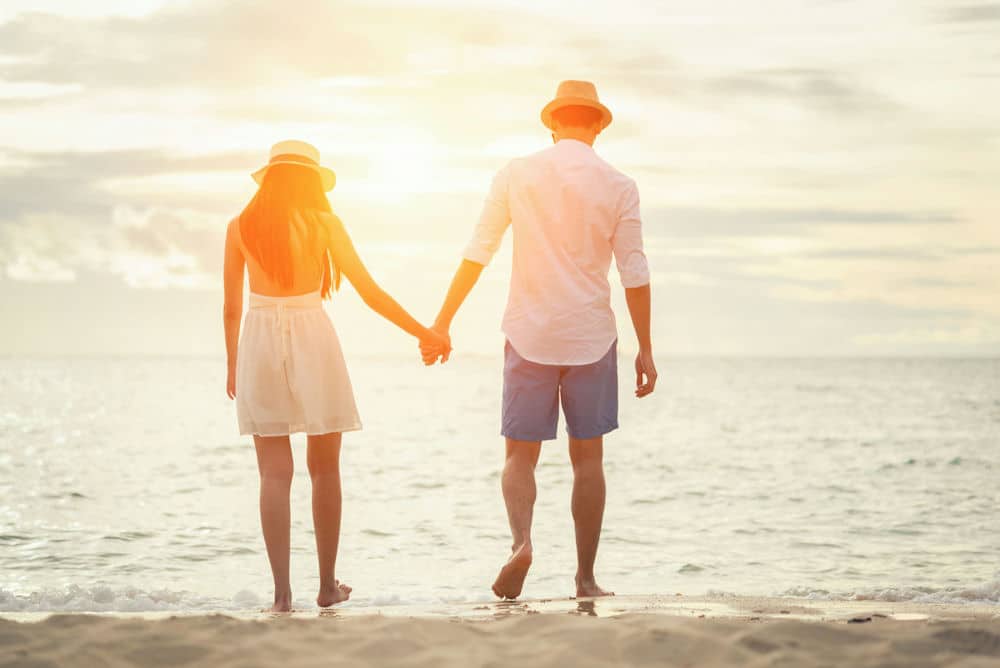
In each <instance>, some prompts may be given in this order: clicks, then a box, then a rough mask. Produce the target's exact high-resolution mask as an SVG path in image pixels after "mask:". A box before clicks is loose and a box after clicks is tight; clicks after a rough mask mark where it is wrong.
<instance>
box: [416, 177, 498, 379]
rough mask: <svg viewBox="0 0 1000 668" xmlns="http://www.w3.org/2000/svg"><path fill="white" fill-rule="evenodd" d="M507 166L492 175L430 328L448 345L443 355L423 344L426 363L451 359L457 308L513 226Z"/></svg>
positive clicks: (422, 354)
mask: <svg viewBox="0 0 1000 668" xmlns="http://www.w3.org/2000/svg"><path fill="white" fill-rule="evenodd" d="M508 178H509V175H508V169H507V168H504V169H501V170H500V171H499V172H497V175H496V176H495V177H493V183H492V185H491V186H490V192H489V194H488V195H487V196H486V201H485V202H484V203H483V212H482V213H481V214H480V216H479V222H478V223H477V224H476V230H475V232H474V233H473V235H472V240H471V241H469V245H468V246H466V247H465V252H464V253H463V256H464V259H463V260H462V264H461V265H459V267H458V271H456V272H455V277H454V278H453V279H452V280H451V286H450V287H449V288H448V295H447V296H446V297H445V300H444V304H443V305H442V306H441V311H440V312H439V313H438V317H437V319H436V320H435V321H434V326H433V327H431V330H432V331H434V332H436V333H438V334H440V335H441V336H443V337H445V338H446V339H447V340H448V348H447V349H446V350H445V352H444V353H443V354H442V353H441V352H440V351H438V352H436V353H435V351H434V349H433V348H429V347H427V346H421V348H420V356H421V357H423V359H424V364H426V365H428V366H430V365H432V364H434V362H436V361H437V360H438V358H439V357H440V358H441V362H442V364H443V363H444V362H447V361H448V357H449V356H450V354H451V338H450V337H449V335H448V329H449V328H450V327H451V321H452V318H454V317H455V313H456V312H457V311H458V309H459V307H460V306H461V305H462V302H464V301H465V298H466V297H468V296H469V292H470V291H471V290H472V286H474V285H475V284H476V281H478V280H479V275H480V274H481V273H483V267H485V266H486V265H487V264H489V262H490V260H491V259H492V258H493V255H494V254H495V253H496V252H497V249H499V248H500V242H502V241H503V235H504V233H505V232H506V231H507V228H508V227H510V223H511V221H510V207H509V206H508V204H507V186H508Z"/></svg>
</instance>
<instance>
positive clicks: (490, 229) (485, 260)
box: [462, 167, 510, 265]
mask: <svg viewBox="0 0 1000 668" xmlns="http://www.w3.org/2000/svg"><path fill="white" fill-rule="evenodd" d="M508 178H509V176H508V168H506V167H505V168H504V169H502V170H500V171H499V172H497V175H496V176H494V177H493V184H492V185H491V186H490V193H489V195H487V196H486V201H485V202H484V203H483V212H482V214H480V216H479V222H478V223H477V224H476V229H475V231H474V232H473V234H472V239H471V240H470V241H469V244H468V245H467V246H466V247H465V252H464V253H462V257H464V258H465V259H466V260H469V261H470V262H475V263H476V264H481V265H487V264H489V263H490V260H492V259H493V255H494V254H495V253H496V252H497V249H499V248H500V242H501V241H503V235H504V233H505V232H506V231H507V228H508V227H510V200H509V198H508V196H507V192H508V187H507V186H508Z"/></svg>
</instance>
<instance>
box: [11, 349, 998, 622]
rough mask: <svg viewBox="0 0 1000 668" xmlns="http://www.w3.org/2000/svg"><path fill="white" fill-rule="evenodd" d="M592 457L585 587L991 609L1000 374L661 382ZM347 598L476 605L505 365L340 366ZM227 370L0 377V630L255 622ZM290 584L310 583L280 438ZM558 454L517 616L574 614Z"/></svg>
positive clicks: (825, 371)
mask: <svg viewBox="0 0 1000 668" xmlns="http://www.w3.org/2000/svg"><path fill="white" fill-rule="evenodd" d="M620 363H621V367H622V369H623V373H622V409H621V422H622V429H620V430H619V431H618V432H616V433H614V434H612V435H611V436H610V437H609V438H608V440H607V443H606V446H605V450H606V462H607V477H608V507H607V512H606V516H605V530H604V536H603V541H602V543H601V550H600V554H599V560H598V574H599V581H600V582H601V583H602V584H603V585H605V586H606V587H609V588H611V589H614V590H616V591H617V592H619V593H623V594H672V593H676V592H680V593H685V594H706V593H720V592H726V593H733V594H761V595H798V596H812V597H827V598H877V599H885V600H919V601H948V602H964V601H970V602H971V601H977V602H992V603H1000V575H998V569H1000V566H998V561H997V555H998V553H1000V522H998V521H997V509H998V506H1000V486H998V485H997V479H998V475H1000V360H982V359H980V360H909V359H852V360H842V359H801V360H792V359H670V358H666V357H661V358H660V359H659V365H660V370H661V373H662V376H661V379H660V384H659V387H658V390H657V392H656V394H655V395H653V396H652V397H650V398H647V399H644V400H641V401H639V400H636V399H634V398H633V397H632V396H631V393H630V388H629V384H630V383H631V382H632V379H631V378H630V375H629V373H628V372H627V370H628V368H629V365H630V360H629V359H625V358H623V359H622V360H621V361H620ZM349 365H350V368H351V373H352V377H353V380H354V384H355V389H356V392H357V396H358V402H359V406H360V409H361V412H362V418H363V420H364V422H365V430H364V431H362V432H358V433H352V434H348V435H346V436H345V438H344V448H343V466H342V468H343V473H344V523H343V535H342V540H341V554H340V560H339V565H338V576H339V577H340V578H342V579H343V580H345V581H347V582H348V583H350V584H351V585H352V586H353V587H354V599H353V600H352V602H350V603H349V604H348V605H352V606H390V605H394V604H430V605H434V604H439V603H441V604H447V603H455V602H468V601H488V600H492V594H491V593H490V590H489V586H490V584H491V582H492V580H493V577H494V575H495V573H496V570H497V568H498V567H499V566H500V564H501V563H502V562H503V561H504V559H505V557H506V554H507V551H508V549H509V543H510V538H509V535H508V531H507V523H506V516H505V514H504V508H503V502H502V499H501V496H500V491H499V471H500V467H501V465H502V459H503V444H502V441H501V439H500V438H499V436H498V435H497V432H498V423H499V395H500V359H499V357H495V358H493V357H489V358H487V357H469V356H462V355H456V357H455V358H454V359H453V361H452V362H450V363H449V364H448V365H446V366H444V367H435V368H432V369H425V368H423V367H422V366H420V365H419V364H418V363H417V361H416V359H410V358H395V357H392V358H382V359H376V358H364V357H358V358H352V359H349ZM224 382H225V379H224V367H223V364H222V363H221V362H220V361H219V360H208V359H186V358H170V359H167V358H88V359H55V358H53V359H16V358H6V359H0V611H21V612H23V611H48V610H121V611H138V610H247V609H253V608H255V607H259V606H262V605H264V604H266V603H269V598H270V592H271V584H270V575H269V572H268V567H267V560H266V557H265V554H264V548H263V540H262V538H261V535H260V531H259V526H258V516H257V505H256V504H257V496H256V495H257V473H256V463H255V458H254V453H253V446H252V443H251V440H250V439H249V438H247V437H240V436H239V435H238V434H237V430H236V422H235V411H234V408H233V406H232V404H231V402H229V400H228V399H226V397H225V394H224ZM293 449H294V450H295V456H296V465H297V470H296V477H295V481H294V484H293V490H292V495H293V499H292V503H293V505H292V514H293V518H292V519H293V527H292V550H293V553H292V571H293V572H292V576H293V588H294V589H293V593H294V598H295V601H296V605H298V606H300V607H303V608H309V607H311V606H312V605H313V604H312V600H313V597H314V596H315V590H316V587H317V584H318V578H317V576H316V573H315V568H316V567H315V561H314V559H315V558H314V548H313V535H312V528H311V516H310V509H309V478H308V474H307V472H306V470H305V457H304V455H305V443H304V438H302V437H299V438H296V439H293ZM570 481H571V471H570V468H569V464H568V457H567V452H566V443H565V439H563V440H561V441H557V442H552V443H548V444H546V445H545V447H544V449H543V452H542V458H541V462H540V464H539V468H538V487H539V495H538V502H537V506H536V511H535V518H536V519H535V534H534V538H535V550H536V563H535V566H534V567H533V569H532V572H531V574H530V576H529V580H528V582H527V585H526V588H525V592H524V593H525V595H526V596H530V597H564V596H569V595H570V594H572V592H573V588H572V584H573V572H574V567H575V558H574V548H573V532H572V520H571V517H570V513H569V495H570Z"/></svg>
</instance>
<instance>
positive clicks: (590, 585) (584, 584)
mask: <svg viewBox="0 0 1000 668" xmlns="http://www.w3.org/2000/svg"><path fill="white" fill-rule="evenodd" d="M614 595H615V593H614V592H613V591H604V590H603V589H601V588H600V587H598V586H597V582H596V581H594V580H593V579H589V580H580V579H578V580H577V581H576V597H577V598H593V597H597V596H614Z"/></svg>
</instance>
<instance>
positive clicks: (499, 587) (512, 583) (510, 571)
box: [493, 543, 531, 599]
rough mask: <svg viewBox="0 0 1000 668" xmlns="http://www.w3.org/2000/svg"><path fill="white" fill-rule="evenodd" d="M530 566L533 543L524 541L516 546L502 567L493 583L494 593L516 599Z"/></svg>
mask: <svg viewBox="0 0 1000 668" xmlns="http://www.w3.org/2000/svg"><path fill="white" fill-rule="evenodd" d="M529 568H531V543H524V544H522V545H520V546H519V547H516V548H514V552H513V554H511V555H510V559H508V560H507V563H506V564H504V566H503V568H501V569H500V574H499V575H497V579H496V581H495V582H494V583H493V593H494V594H496V595H497V596H499V597H500V598H509V599H514V598H517V597H518V596H520V595H521V588H522V587H524V578H525V577H527V575H528V569H529Z"/></svg>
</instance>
